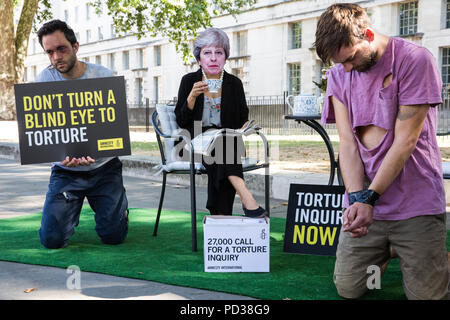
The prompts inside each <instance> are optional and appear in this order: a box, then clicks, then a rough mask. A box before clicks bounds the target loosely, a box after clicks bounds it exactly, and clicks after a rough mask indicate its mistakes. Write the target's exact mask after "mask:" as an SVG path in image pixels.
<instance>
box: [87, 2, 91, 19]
mask: <svg viewBox="0 0 450 320" xmlns="http://www.w3.org/2000/svg"><path fill="white" fill-rule="evenodd" d="M90 7H91V6H90V4H89V3H86V20H89V19H90V10H91V8H90Z"/></svg>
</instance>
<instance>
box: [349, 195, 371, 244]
mask: <svg viewBox="0 0 450 320" xmlns="http://www.w3.org/2000/svg"><path fill="white" fill-rule="evenodd" d="M372 222H373V207H372V206H371V205H370V204H366V203H361V202H355V203H354V204H352V205H351V206H350V207H348V208H347V209H346V210H345V212H344V215H343V221H342V227H343V228H344V229H343V230H344V232H350V234H351V236H352V237H353V238H361V237H363V236H365V235H367V233H368V232H369V230H368V228H369V226H370V225H371V224H372Z"/></svg>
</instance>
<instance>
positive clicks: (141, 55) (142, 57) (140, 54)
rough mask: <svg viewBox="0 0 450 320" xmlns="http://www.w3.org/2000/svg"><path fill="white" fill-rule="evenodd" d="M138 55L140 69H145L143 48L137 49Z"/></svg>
mask: <svg viewBox="0 0 450 320" xmlns="http://www.w3.org/2000/svg"><path fill="white" fill-rule="evenodd" d="M136 54H137V63H138V67H139V68H143V67H144V49H142V48H141V49H137V51H136Z"/></svg>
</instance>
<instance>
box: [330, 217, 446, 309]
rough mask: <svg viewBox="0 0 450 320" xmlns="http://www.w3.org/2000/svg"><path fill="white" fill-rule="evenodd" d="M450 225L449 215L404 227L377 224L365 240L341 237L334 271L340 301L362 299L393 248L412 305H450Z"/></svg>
mask: <svg viewBox="0 0 450 320" xmlns="http://www.w3.org/2000/svg"><path fill="white" fill-rule="evenodd" d="M445 220H446V214H445V213H444V214H440V215H427V216H418V217H414V218H410V219H407V220H401V221H387V220H382V221H380V220H378V221H375V220H374V222H373V224H372V225H371V226H370V227H369V233H368V234H367V235H366V236H364V237H361V238H352V237H351V236H350V234H349V233H348V232H342V231H341V234H340V236H339V244H338V248H337V252H336V264H335V269H334V283H335V285H336V288H337V291H338V293H339V295H340V296H342V297H344V298H347V299H356V298H359V297H361V296H362V295H363V294H364V293H365V292H366V291H367V290H368V286H367V280H368V277H369V276H371V273H370V272H368V270H371V269H368V268H369V267H371V266H379V267H381V266H382V265H383V264H384V263H385V262H387V261H388V259H389V257H390V246H392V248H393V249H394V250H395V251H396V252H397V255H398V257H399V259H400V268H401V271H402V275H403V289H404V291H405V294H406V297H407V298H408V299H426V300H428V299H448V298H449V265H448V258H447V249H446V246H445V239H446V235H447V232H446V227H445ZM371 268H373V267H371Z"/></svg>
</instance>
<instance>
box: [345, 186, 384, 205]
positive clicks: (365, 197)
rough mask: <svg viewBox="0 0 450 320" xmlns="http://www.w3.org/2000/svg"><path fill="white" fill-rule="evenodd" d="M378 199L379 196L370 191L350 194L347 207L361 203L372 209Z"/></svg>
mask: <svg viewBox="0 0 450 320" xmlns="http://www.w3.org/2000/svg"><path fill="white" fill-rule="evenodd" d="M379 198H380V195H379V194H378V193H377V192H375V191H373V190H370V189H369V190H360V191H355V192H350V193H349V194H348V200H349V205H352V204H353V203H355V202H361V203H366V204H370V205H371V206H372V207H374V206H375V204H376V202H377V201H378V199H379Z"/></svg>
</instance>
